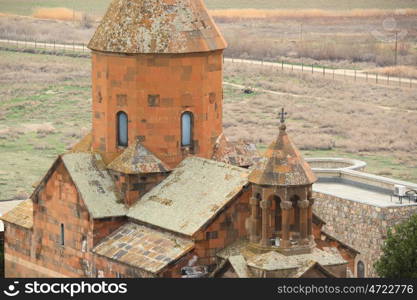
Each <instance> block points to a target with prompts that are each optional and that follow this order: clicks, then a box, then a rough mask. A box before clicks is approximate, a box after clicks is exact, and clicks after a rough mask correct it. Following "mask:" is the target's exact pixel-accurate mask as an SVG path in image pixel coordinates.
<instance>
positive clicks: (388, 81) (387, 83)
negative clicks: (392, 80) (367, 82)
mask: <svg viewBox="0 0 417 300" xmlns="http://www.w3.org/2000/svg"><path fill="white" fill-rule="evenodd" d="M387 85H389V74H388V75H387Z"/></svg>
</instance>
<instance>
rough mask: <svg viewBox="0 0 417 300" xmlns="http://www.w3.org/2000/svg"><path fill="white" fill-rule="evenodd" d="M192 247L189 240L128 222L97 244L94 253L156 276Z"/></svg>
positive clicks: (192, 243) (192, 244) (191, 242)
mask: <svg viewBox="0 0 417 300" xmlns="http://www.w3.org/2000/svg"><path fill="white" fill-rule="evenodd" d="M193 248H194V242H193V241H191V240H188V239H184V238H181V237H178V236H175V235H173V234H170V233H166V232H162V231H160V230H155V229H151V228H148V227H146V226H142V225H137V224H134V223H127V224H125V225H123V226H122V227H121V228H119V229H118V230H116V231H115V232H114V233H112V234H111V235H109V236H108V237H106V238H105V239H104V240H103V241H102V242H100V243H99V244H98V245H97V246H96V247H95V248H94V249H93V252H95V253H97V254H99V255H102V256H105V257H108V258H111V259H114V260H117V261H120V262H122V263H125V264H128V265H130V266H134V267H137V268H140V269H143V270H146V271H148V272H151V273H154V274H156V273H158V272H160V271H161V270H162V269H163V268H165V267H166V266H167V265H168V264H170V263H172V262H173V261H175V260H177V259H178V258H180V257H181V256H183V255H185V254H186V253H188V252H189V251H191V250H192V249H193Z"/></svg>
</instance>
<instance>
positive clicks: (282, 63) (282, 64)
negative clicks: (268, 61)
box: [281, 61, 284, 71]
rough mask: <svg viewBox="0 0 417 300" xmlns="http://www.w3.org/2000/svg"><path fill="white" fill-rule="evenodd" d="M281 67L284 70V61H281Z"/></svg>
mask: <svg viewBox="0 0 417 300" xmlns="http://www.w3.org/2000/svg"><path fill="white" fill-rule="evenodd" d="M281 69H282V70H283V71H284V61H282V62H281Z"/></svg>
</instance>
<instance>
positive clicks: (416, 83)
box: [0, 39, 417, 88]
mask: <svg viewBox="0 0 417 300" xmlns="http://www.w3.org/2000/svg"><path fill="white" fill-rule="evenodd" d="M0 44H3V45H8V46H12V47H17V48H28V47H29V48H36V49H38V48H39V49H49V50H64V51H74V52H75V51H76V52H86V53H88V52H90V49H88V48H87V45H84V44H83V45H77V44H62V43H61V44H57V43H45V42H31V41H18V40H7V39H0ZM224 61H225V62H230V63H237V64H247V65H256V66H264V67H271V68H276V69H283V70H291V71H294V72H301V73H304V74H312V75H314V74H316V75H317V74H320V75H322V76H324V77H326V78H335V77H338V78H350V79H354V80H358V81H359V80H361V81H367V82H370V83H376V84H378V83H380V84H381V83H383V84H385V85H393V86H394V85H396V86H405V87H415V88H417V80H415V79H412V78H401V77H391V76H389V77H388V76H382V75H375V74H370V73H366V72H364V71H360V70H349V69H327V68H326V67H318V66H308V65H294V64H289V63H285V62H284V63H282V62H268V61H260V60H249V59H237V58H224Z"/></svg>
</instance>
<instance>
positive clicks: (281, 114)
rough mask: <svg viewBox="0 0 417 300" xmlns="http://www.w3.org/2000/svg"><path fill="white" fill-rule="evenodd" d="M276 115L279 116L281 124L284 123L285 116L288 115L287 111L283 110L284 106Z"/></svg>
mask: <svg viewBox="0 0 417 300" xmlns="http://www.w3.org/2000/svg"><path fill="white" fill-rule="evenodd" d="M278 115H279V118H280V121H281V124H284V123H285V117H286V116H287V115H288V113H287V112H286V111H285V109H284V108H282V109H281V112H280V113H278Z"/></svg>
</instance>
